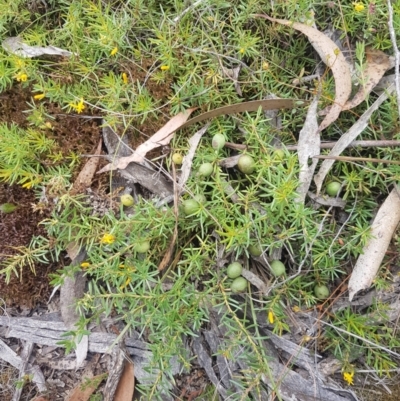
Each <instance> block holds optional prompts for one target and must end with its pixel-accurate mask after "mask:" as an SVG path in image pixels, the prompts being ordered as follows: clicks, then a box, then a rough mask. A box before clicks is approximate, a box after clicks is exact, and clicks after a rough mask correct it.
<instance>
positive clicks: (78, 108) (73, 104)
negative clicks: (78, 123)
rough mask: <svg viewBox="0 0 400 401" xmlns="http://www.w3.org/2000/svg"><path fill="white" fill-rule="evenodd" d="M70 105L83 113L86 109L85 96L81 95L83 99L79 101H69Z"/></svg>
mask: <svg viewBox="0 0 400 401" xmlns="http://www.w3.org/2000/svg"><path fill="white" fill-rule="evenodd" d="M69 105H70V106H71V107H72V108H73V109H74V110H75V111H76V112H77V113H78V114H80V113H82V111H83V110H84V109H85V105H84V104H83V97H81V100H80V101H79V102H78V103H69Z"/></svg>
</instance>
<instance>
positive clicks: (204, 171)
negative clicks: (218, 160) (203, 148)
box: [198, 163, 214, 177]
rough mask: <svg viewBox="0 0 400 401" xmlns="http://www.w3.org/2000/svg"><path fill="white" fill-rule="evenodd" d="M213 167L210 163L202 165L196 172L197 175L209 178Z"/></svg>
mask: <svg viewBox="0 0 400 401" xmlns="http://www.w3.org/2000/svg"><path fill="white" fill-rule="evenodd" d="M213 170H214V168H213V165H212V164H211V163H203V164H202V165H201V166H200V167H199V170H198V175H201V176H202V177H209V176H210V175H211V174H212V173H213Z"/></svg>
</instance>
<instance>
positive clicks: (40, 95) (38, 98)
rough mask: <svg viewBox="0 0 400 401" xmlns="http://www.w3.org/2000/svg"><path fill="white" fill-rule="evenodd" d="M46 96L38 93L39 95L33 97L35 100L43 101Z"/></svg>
mask: <svg viewBox="0 0 400 401" xmlns="http://www.w3.org/2000/svg"><path fill="white" fill-rule="evenodd" d="M45 96H46V95H45V94H44V93H38V94H37V95H35V96H33V98H34V99H35V100H42V99H43V98H44V97H45Z"/></svg>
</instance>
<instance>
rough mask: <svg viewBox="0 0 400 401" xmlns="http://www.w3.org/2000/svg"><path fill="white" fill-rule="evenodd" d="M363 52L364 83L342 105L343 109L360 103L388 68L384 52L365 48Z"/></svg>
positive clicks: (387, 57) (387, 59)
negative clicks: (364, 64)
mask: <svg viewBox="0 0 400 401" xmlns="http://www.w3.org/2000/svg"><path fill="white" fill-rule="evenodd" d="M365 54H366V57H367V63H366V69H365V71H364V76H365V79H366V83H365V84H364V85H361V86H360V89H359V91H358V92H357V93H356V94H355V96H354V97H353V99H351V100H350V101H348V102H347V103H346V104H345V105H344V107H343V110H350V109H352V108H353V107H356V106H358V105H359V104H360V103H362V102H363V101H364V100H365V98H366V97H367V95H368V94H369V93H370V92H371V91H372V89H374V88H375V86H376V85H377V84H378V82H379V81H380V80H381V78H382V77H383V75H384V74H385V72H386V71H387V70H388V69H389V68H390V65H391V63H390V59H389V56H388V55H386V54H385V53H384V52H382V51H380V50H375V49H371V48H367V49H366V52H365Z"/></svg>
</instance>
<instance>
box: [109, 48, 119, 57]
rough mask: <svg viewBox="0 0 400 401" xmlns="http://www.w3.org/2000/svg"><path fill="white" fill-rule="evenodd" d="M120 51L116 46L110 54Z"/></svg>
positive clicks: (113, 54)
mask: <svg viewBox="0 0 400 401" xmlns="http://www.w3.org/2000/svg"><path fill="white" fill-rule="evenodd" d="M117 53H118V47H114V49H112V50H111V53H110V56H115V55H116V54H117Z"/></svg>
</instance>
